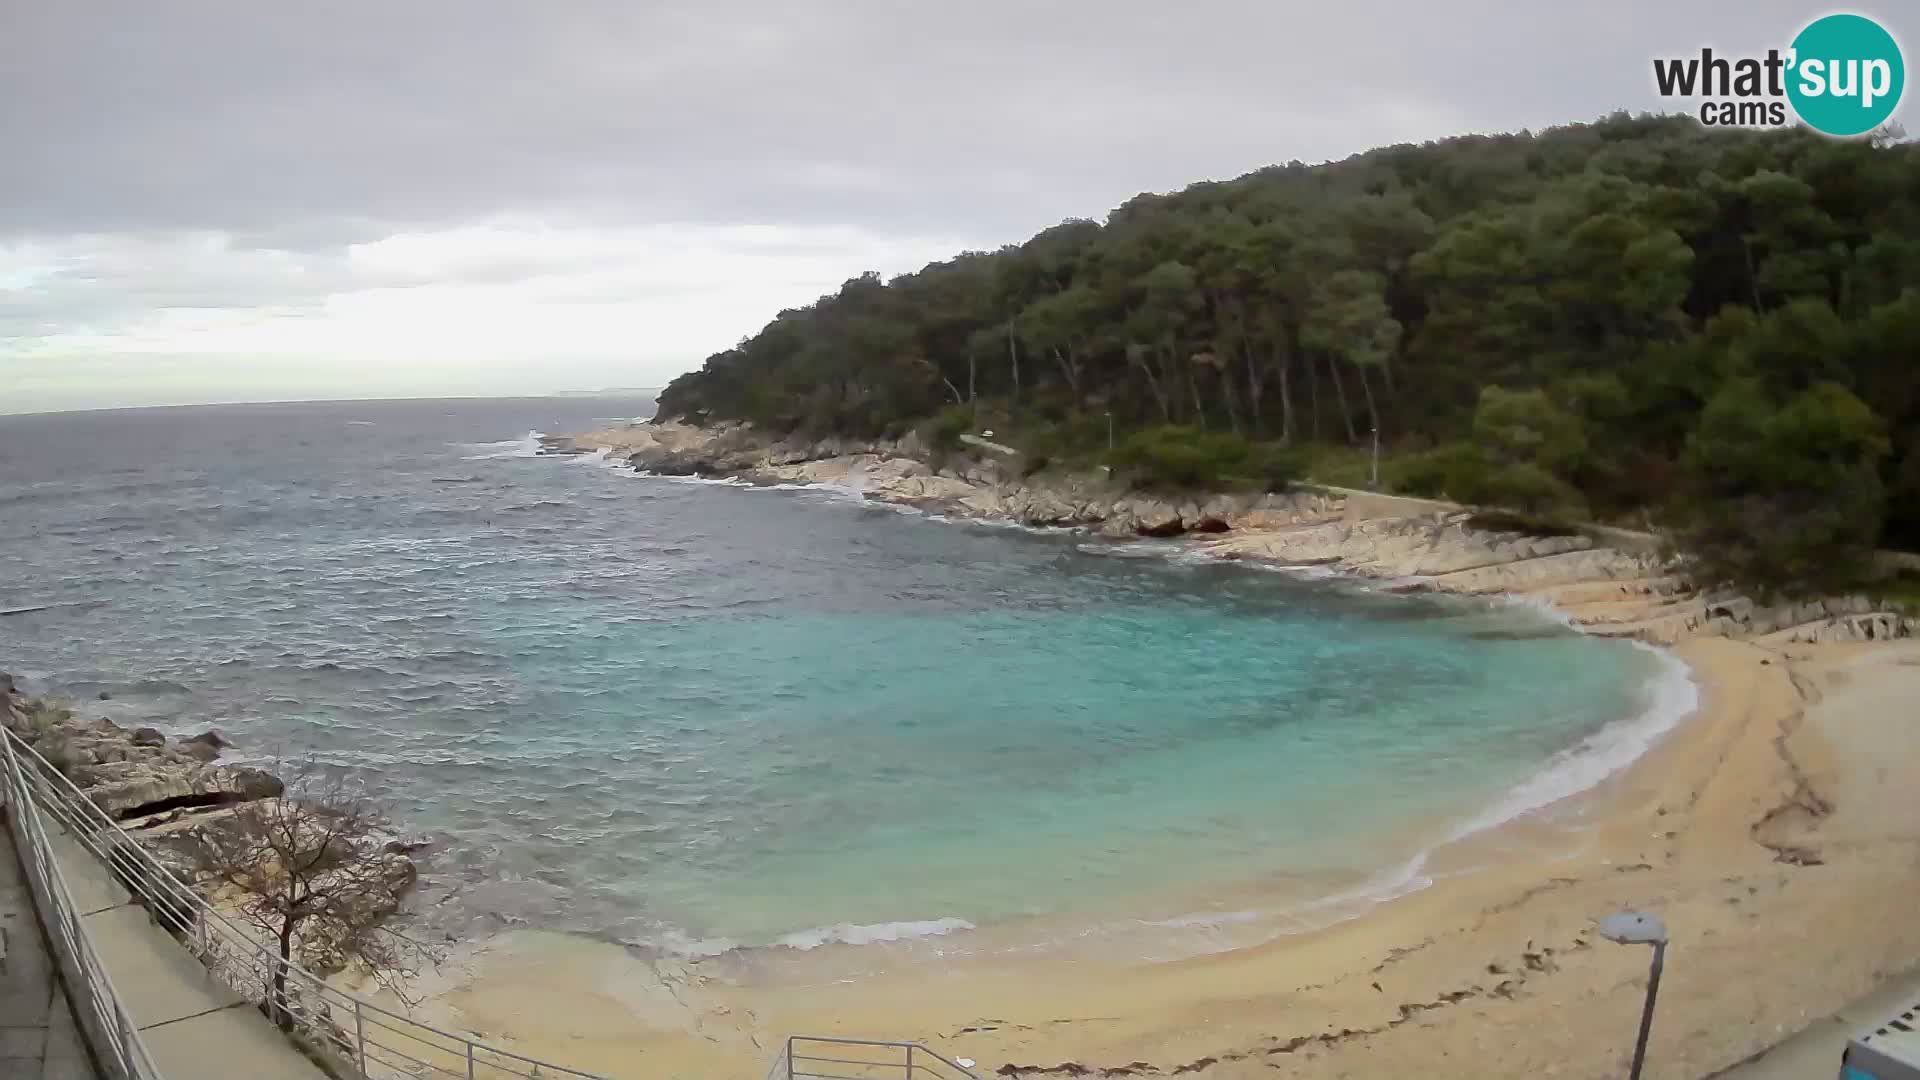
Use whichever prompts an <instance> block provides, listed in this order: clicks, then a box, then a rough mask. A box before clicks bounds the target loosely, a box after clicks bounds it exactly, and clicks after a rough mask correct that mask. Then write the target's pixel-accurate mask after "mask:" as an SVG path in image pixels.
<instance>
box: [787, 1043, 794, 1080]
mask: <svg viewBox="0 0 1920 1080" xmlns="http://www.w3.org/2000/svg"><path fill="white" fill-rule="evenodd" d="M787 1080H793V1036H791V1035H789V1036H787Z"/></svg>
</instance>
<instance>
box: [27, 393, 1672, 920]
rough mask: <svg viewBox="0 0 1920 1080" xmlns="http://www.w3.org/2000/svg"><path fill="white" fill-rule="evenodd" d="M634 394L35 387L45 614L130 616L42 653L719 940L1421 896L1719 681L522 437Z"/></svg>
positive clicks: (501, 858) (412, 821)
mask: <svg viewBox="0 0 1920 1080" xmlns="http://www.w3.org/2000/svg"><path fill="white" fill-rule="evenodd" d="M634 408H635V409H637V408H638V406H635V407H634ZM627 411H632V410H620V409H618V408H617V407H609V406H608V405H607V404H604V403H600V402H588V403H584V404H583V403H578V402H555V401H531V402H524V401H523V402H438V403H355V404H344V405H325V406H320V405H306V406H272V407H262V406H252V407H225V408H217V409H198V410H157V411H143V412H136V413H116V414H89V415H85V416H78V417H65V418H56V417H45V418H13V419H8V418H0V510H3V511H4V513H0V607H13V606H25V605H28V604H42V603H53V604H62V603H81V604H85V605H91V606H82V607H73V608H56V609H55V610H53V611H51V612H48V613H45V614H41V615H32V616H22V617H15V618H11V619H0V669H7V670H13V671H15V672H16V673H17V674H21V675H24V676H27V677H28V678H29V679H30V680H31V682H32V685H34V686H35V687H36V688H38V689H45V690H53V691H60V692H65V693H68V694H71V695H72V696H74V697H75V698H76V699H78V700H79V701H80V702H81V703H82V704H83V706H84V708H85V710H86V711H97V712H99V713H101V714H104V715H111V716H114V717H116V718H117V719H120V720H121V721H122V722H129V723H130V722H158V723H160V724H161V725H162V726H169V727H173V728H176V729H179V730H182V731H185V730H189V729H191V730H198V729H199V728H202V727H205V726H208V725H217V726H220V727H222V728H223V729H225V730H227V731H228V732H229V733H230V734H232V735H234V736H235V737H236V738H238V739H239V740H240V741H241V743H242V747H241V750H242V752H243V753H264V752H266V751H268V750H270V749H275V750H280V751H283V752H288V753H292V754H296V755H298V754H304V753H312V754H315V755H317V756H319V757H321V758H322V759H324V760H327V761H330V762H336V763H339V764H342V765H347V766H351V767H352V768H354V769H355V770H357V771H358V772H359V773H360V774H361V775H363V776H365V777H368V778H369V779H370V780H371V781H372V783H373V785H374V787H375V789H376V790H377V791H378V793H379V794H380V796H381V798H382V799H383V801H384V802H385V803H386V805H387V806H388V808H389V809H390V811H391V813H392V815H393V816H394V818H395V820H396V822H397V824H398V825H399V826H400V827H401V828H402V829H404V830H406V831H409V832H413V833H421V834H426V835H429V836H431V837H433V838H434V839H435V841H436V843H437V846H438V849H439V850H438V853H437V854H436V855H435V856H434V857H433V859H432V861H431V862H430V863H429V871H428V875H427V878H426V883H425V886H424V888H423V891H422V898H423V901H424V902H425V906H426V907H427V908H428V910H429V914H430V917H431V918H432V919H433V920H435V921H436V922H437V923H441V924H444V925H445V926H446V927H447V928H448V929H449V930H450V931H452V932H456V933H463V934H472V933H478V932H485V931H486V930H488V929H492V928H498V927H503V926H521V925H526V926H536V927H546V928H554V929H567V930H577V931H583V932H588V933H593V934H597V935H601V936H605V937H609V938H614V939H618V940H623V941H627V942H630V943H635V944H641V945H646V946H653V947H659V948H663V949H668V950H677V951H691V952H715V951H720V950H722V949H726V948H730V947H732V946H736V945H761V944H771V943H784V944H788V945H796V946H810V945H813V944H818V943H820V942H823V941H828V940H840V941H853V942H864V941H873V940H887V939H891V938H896V937H902V936H913V935H922V934H930V933H958V932H963V931H964V930H966V929H967V928H969V927H988V926H992V925H995V924H1004V923H1007V922H1009V921H1012V920H1019V919H1023V918H1027V917H1042V918H1046V919H1049V920H1053V921H1054V922H1055V923H1057V922H1058V921H1060V920H1063V919H1064V920H1068V921H1069V922H1071V921H1072V920H1074V919H1084V920H1086V921H1088V922H1090V923H1091V922H1096V921H1099V920H1103V919H1109V918H1115V917H1120V916H1126V917H1131V918H1140V919H1148V920H1154V919H1159V920H1165V921H1166V923H1167V925H1176V926H1177V925H1180V920H1181V918H1182V917H1183V916H1184V915H1185V914H1186V913H1188V912H1190V911H1194V910H1208V909H1210V907H1211V906H1212V898H1214V897H1216V896H1217V897H1221V898H1224V897H1227V896H1237V895H1241V894H1243V892H1244V891H1245V890H1246V889H1248V888H1250V887H1255V886H1259V885H1261V884H1262V883H1271V884H1274V885H1275V887H1276V889H1278V891H1279V892H1281V893H1284V894H1285V895H1287V896H1289V897H1292V898H1294V899H1295V900H1311V899H1312V898H1313V897H1314V896H1316V895H1320V894H1333V893H1340V894H1359V895H1366V894H1371V893H1377V894H1381V895H1385V894H1388V893H1391V892H1393V891H1397V890H1401V889H1405V888H1407V887H1411V886H1412V885H1416V884H1418V881H1419V877H1420V869H1421V868H1420V862H1419V856H1420V853H1421V851H1423V850H1424V849H1425V848H1426V847H1428V846H1430V845H1432V844H1435V843H1439V842H1442V841H1445V840H1447V839H1449V838H1452V837H1456V836H1458V835H1461V834H1463V833H1466V832H1470V831H1472V830H1473V829H1476V828H1481V827H1485V826H1486V825H1489V824H1493V823H1496V822H1498V821H1501V820H1505V819H1507V818H1510V817H1512V816H1515V815H1518V814H1522V813H1526V812H1529V811H1532V810H1535V809H1538V808H1539V807H1541V806H1543V805H1546V804H1548V803H1550V802H1551V801H1552V800H1553V799H1554V798H1556V797H1558V796H1561V795H1564V794H1567V793H1570V792H1572V791H1575V790H1579V789H1580V788H1582V787H1584V786H1587V785H1589V784H1591V783H1592V782H1594V781H1595V780H1597V779H1598V778H1600V777H1601V776H1603V775H1605V774H1606V773H1607V772H1608V771H1610V770H1611V769H1613V768H1617V767H1618V766H1620V765H1621V764H1624V763H1625V762H1626V761H1628V760H1630V759H1631V757H1632V756H1633V755H1634V754H1635V753H1637V752H1638V750H1639V749H1641V748H1642V747H1643V746H1644V745H1645V743H1646V741H1647V740H1648V739H1650V738H1652V737H1654V736H1655V735H1656V734H1657V733H1658V731H1659V730H1660V728H1661V727H1662V725H1663V724H1665V723H1667V722H1670V721H1671V720H1672V719H1673V716H1674V714H1675V713H1676V711H1677V709H1678V708H1680V707H1682V706H1683V704H1684V701H1683V698H1684V694H1683V693H1682V691H1683V689H1684V684H1678V685H1677V684H1676V683H1675V682H1674V681H1673V679H1672V678H1671V676H1670V673H1668V668H1667V666H1666V665H1664V664H1663V663H1662V661H1661V660H1660V659H1659V658H1658V657H1656V656H1655V655H1654V654H1652V653H1650V652H1647V651H1645V650H1640V649H1635V648H1632V647H1629V646H1625V645H1621V644H1617V643H1611V642H1601V641H1594V640H1589V639H1584V638H1581V637H1578V636H1576V635H1574V634H1572V633H1571V632H1568V631H1566V630H1564V629H1562V628H1560V627H1558V626H1557V625H1555V624H1553V623H1551V622H1550V621H1548V620H1547V619H1545V618H1544V617H1543V616H1541V615H1539V614H1537V613H1534V612H1531V611H1528V610H1524V609H1515V608H1497V607H1492V606H1489V605H1486V604H1476V603H1468V602H1461V601H1438V600H1430V599H1417V598H1406V597H1397V596H1389V595H1383V594H1377V593H1367V592H1363V591H1359V590H1356V589H1355V588H1353V587H1351V586H1344V585H1340V584H1338V583H1331V582H1325V581H1319V582H1315V581H1305V580H1300V579H1298V578H1296V577H1293V576H1289V575H1286V574H1281V573H1271V572H1259V571H1254V570H1249V569H1246V568H1243V567H1235V566H1226V565H1218V564H1204V563H1197V562H1193V561H1191V560H1182V559H1166V558H1128V557H1117V556H1129V555H1139V554H1142V553H1143V552H1151V551H1152V549H1143V548H1141V547H1138V546H1116V545H1110V544H1104V543H1099V542H1094V541H1092V540H1090V538H1088V537H1086V536H1083V535H1075V534H1050V535H1033V534H1029V533H1024V532H1021V531H1017V530H1010V529H1004V528H987V527H981V526H969V525H959V524H951V523H942V522H938V521H931V520H927V519H925V518H920V517H915V516H911V515H905V514H901V513H897V512H893V511H889V510H885V509H880V508H874V507H870V506H863V505H860V504H859V503H858V502H857V500H855V499H852V498H850V497H849V496H848V495H847V494H846V493H842V492H833V491H794V490H746V489H740V488H736V487H730V486H725V485H714V484H699V483H684V482H674V481H666V480H655V479H647V478H638V477H635V476H632V475H631V474H627V473H621V472H616V471H614V470H611V469H608V468H604V467H600V466H599V465H596V464H594V463H592V462H582V461H562V460H556V459H539V458H533V457H530V456H527V455H528V454H529V453H530V444H529V443H528V442H527V440H525V439H524V438H517V437H511V436H514V435H515V433H517V432H524V431H526V430H528V429H534V428H538V429H547V430H564V429H571V428H578V427H583V426H587V425H588V424H590V423H592V421H593V420H594V417H595V415H596V414H598V415H607V414H610V413H611V414H616V415H617V414H620V413H622V412H627ZM1663 673H1664V674H1665V679H1666V681H1665V682H1660V681H1659V678H1660V677H1662V676H1663ZM1656 687H1661V688H1663V690H1662V692H1663V693H1665V694H1666V698H1665V699H1664V700H1661V701H1656V700H1655V689H1656ZM103 691H104V692H106V693H107V694H108V695H109V696H108V699H107V700H104V701H101V700H98V696H99V694H100V693H101V692H103ZM1649 710H1654V711H1651V712H1650V711H1649ZM1282 886H1284V887H1282Z"/></svg>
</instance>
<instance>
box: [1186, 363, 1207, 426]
mask: <svg viewBox="0 0 1920 1080" xmlns="http://www.w3.org/2000/svg"><path fill="white" fill-rule="evenodd" d="M1187 390H1188V392H1189V393H1191V394H1192V395H1193V415H1194V416H1195V418H1197V419H1198V420H1199V422H1200V430H1201V431H1205V430H1207V407H1206V406H1205V405H1204V404H1202V403H1201V401H1200V380H1199V379H1196V378H1194V377H1193V364H1192V362H1191V361H1189V362H1188V364H1187Z"/></svg>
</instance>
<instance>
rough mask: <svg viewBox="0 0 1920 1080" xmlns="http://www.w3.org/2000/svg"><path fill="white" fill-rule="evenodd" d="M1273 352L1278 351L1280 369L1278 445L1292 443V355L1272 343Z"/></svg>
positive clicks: (1290, 444)
mask: <svg viewBox="0 0 1920 1080" xmlns="http://www.w3.org/2000/svg"><path fill="white" fill-rule="evenodd" d="M1273 348H1274V352H1276V353H1279V356H1278V360H1279V363H1278V364H1276V365H1275V366H1276V367H1278V368H1279V369H1280V445H1281V446H1292V445H1293V380H1292V378H1290V377H1289V375H1288V371H1289V370H1290V369H1291V368H1292V367H1293V356H1292V355H1291V354H1290V353H1283V352H1280V344H1279V343H1278V342H1275V343H1274V346H1273Z"/></svg>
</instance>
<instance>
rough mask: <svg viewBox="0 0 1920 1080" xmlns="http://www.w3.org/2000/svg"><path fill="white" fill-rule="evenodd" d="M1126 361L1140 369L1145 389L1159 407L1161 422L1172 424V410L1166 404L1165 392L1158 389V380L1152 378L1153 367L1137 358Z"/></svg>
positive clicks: (1132, 357)
mask: <svg viewBox="0 0 1920 1080" xmlns="http://www.w3.org/2000/svg"><path fill="white" fill-rule="evenodd" d="M1128 359H1129V360H1131V361H1132V362H1133V366H1134V367H1137V368H1139V369H1140V374H1142V375H1145V376H1146V377H1147V389H1148V390H1149V391H1151V392H1152V393H1153V400H1154V403H1155V404H1157V405H1159V406H1160V420H1161V422H1162V423H1166V424H1171V423H1173V410H1172V409H1171V408H1170V407H1169V406H1168V404H1167V393H1166V391H1165V390H1163V389H1161V388H1160V380H1159V379H1157V378H1155V377H1154V374H1153V365H1152V364H1151V363H1149V362H1148V361H1147V360H1145V359H1143V358H1141V357H1138V356H1129V357H1128Z"/></svg>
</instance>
